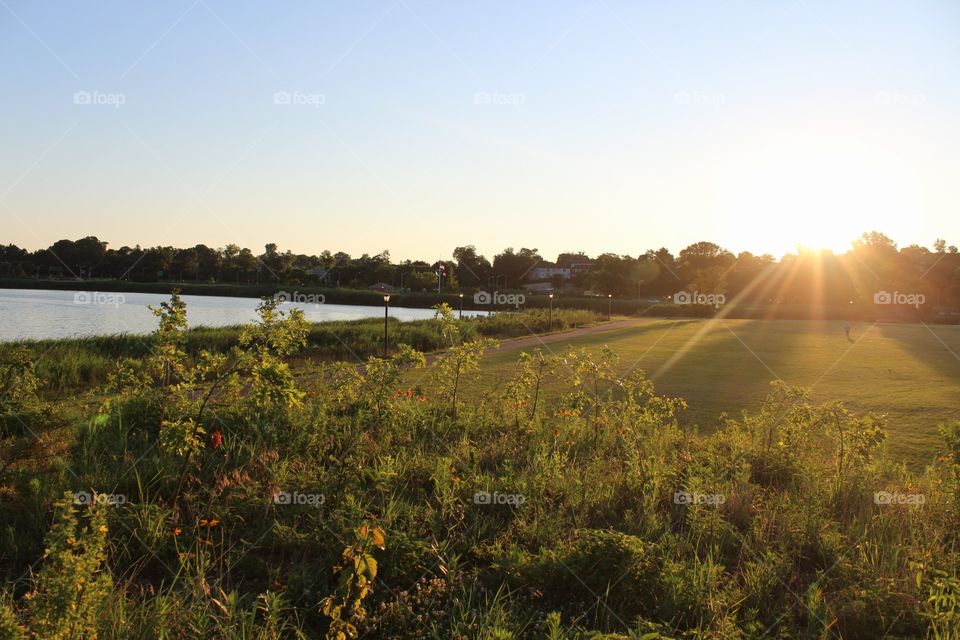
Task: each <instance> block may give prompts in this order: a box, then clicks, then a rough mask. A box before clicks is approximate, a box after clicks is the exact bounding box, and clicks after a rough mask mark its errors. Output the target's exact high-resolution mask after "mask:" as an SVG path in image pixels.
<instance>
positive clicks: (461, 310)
mask: <svg viewBox="0 0 960 640" xmlns="http://www.w3.org/2000/svg"><path fill="white" fill-rule="evenodd" d="M460 320H463V294H462V293H461V294H460Z"/></svg>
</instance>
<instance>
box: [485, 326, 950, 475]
mask: <svg viewBox="0 0 960 640" xmlns="http://www.w3.org/2000/svg"><path fill="white" fill-rule="evenodd" d="M843 324H844V323H843V322H839V321H837V322H834V321H825V322H811V321H801V320H772V321H763V320H690V319H678V320H661V319H650V320H641V321H638V322H637V323H635V324H634V325H632V326H630V327H628V328H620V329H611V330H609V331H602V332H598V333H593V334H590V335H585V336H580V337H574V338H571V339H570V340H568V341H563V342H554V343H550V344H546V345H543V346H542V347H541V348H542V350H543V352H544V353H545V354H557V355H559V354H562V353H563V352H564V351H565V350H566V349H567V347H568V346H572V347H576V348H581V347H583V348H587V349H590V350H599V349H600V348H601V347H603V346H604V345H608V346H610V347H611V348H612V349H613V350H614V351H616V352H617V353H618V354H619V355H620V363H619V367H620V370H621V371H623V372H627V371H629V370H631V369H634V368H639V369H643V370H644V371H645V372H646V373H647V375H648V376H649V377H651V378H652V380H653V381H654V383H655V385H656V388H657V391H658V393H662V394H666V395H671V396H679V397H682V398H684V399H686V400H687V402H688V403H689V405H690V406H689V409H688V411H687V412H686V416H685V420H686V423H687V424H688V425H697V426H698V427H699V428H700V430H701V431H704V432H708V431H711V430H713V429H714V428H716V426H717V424H718V416H719V415H720V414H721V413H722V412H728V413H731V414H739V413H740V411H741V410H742V409H749V410H753V409H756V408H757V407H759V406H760V404H761V403H762V401H763V399H764V397H765V396H766V394H767V393H768V390H769V383H770V381H771V380H774V379H777V378H779V379H782V380H783V381H784V382H786V383H788V384H790V385H795V386H805V387H811V388H812V398H813V399H814V400H815V401H818V402H826V401H830V400H839V401H842V402H843V403H844V404H845V405H846V406H847V407H848V408H849V409H851V410H853V411H855V412H857V413H866V412H874V413H880V414H886V416H887V425H886V429H887V431H888V446H889V448H890V453H891V455H892V456H893V457H894V458H896V459H898V460H902V461H904V462H907V463H909V464H910V465H911V466H922V465H924V464H926V463H928V462H929V461H930V459H931V456H932V455H933V453H934V451H935V450H936V447H937V445H938V443H939V439H938V436H937V425H938V424H939V423H941V422H943V421H945V420H947V419H948V418H957V417H960V327H954V326H924V325H920V324H916V325H905V324H889V325H887V324H873V325H871V324H856V325H854V326H853V330H852V331H851V340H852V342H848V341H847V339H846V337H845V336H844V332H843ZM518 353H519V352H518V351H512V350H504V351H502V352H500V353H494V354H490V355H488V356H487V357H486V358H485V359H484V362H483V366H482V372H481V374H480V378H481V382H480V383H479V384H478V385H477V387H478V388H479V391H480V392H481V393H482V392H485V391H487V390H489V389H492V388H493V387H495V386H496V385H498V384H499V383H500V382H501V381H502V380H503V379H504V377H505V376H506V375H507V374H508V372H509V371H510V370H512V367H513V363H514V362H515V361H516V359H517V356H518ZM560 374H561V377H562V372H560Z"/></svg>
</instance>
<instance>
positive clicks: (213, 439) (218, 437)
mask: <svg viewBox="0 0 960 640" xmlns="http://www.w3.org/2000/svg"><path fill="white" fill-rule="evenodd" d="M221 444H223V434H221V433H220V432H219V431H214V432H213V433H211V434H210V446H211V447H213V448H214V449H217V448H219V447H220V445H221Z"/></svg>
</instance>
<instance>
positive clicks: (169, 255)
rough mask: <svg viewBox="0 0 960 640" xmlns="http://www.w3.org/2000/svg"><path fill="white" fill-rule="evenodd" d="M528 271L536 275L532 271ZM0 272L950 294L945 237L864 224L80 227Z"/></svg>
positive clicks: (776, 295) (621, 293)
mask: <svg viewBox="0 0 960 640" xmlns="http://www.w3.org/2000/svg"><path fill="white" fill-rule="evenodd" d="M544 267H549V269H552V271H551V270H549V269H544ZM538 268H539V269H538ZM565 270H569V271H565ZM438 274H439V275H438ZM538 274H541V277H533V276H537V275H538ZM0 277H5V278H39V279H47V278H66V279H114V280H130V281H136V282H157V281H161V282H162V281H168V282H198V283H235V284H265V283H273V282H275V283H277V284H283V285H299V286H326V287H349V288H365V287H370V286H373V285H377V284H380V283H383V284H386V285H389V286H391V287H397V288H400V289H408V290H412V291H424V290H426V291H429V290H436V288H437V286H438V284H439V285H440V286H441V287H442V288H443V289H444V290H447V291H449V290H455V289H459V288H463V289H486V288H497V289H518V288H520V287H522V286H523V285H525V284H529V283H530V282H531V281H541V282H542V283H548V286H552V287H553V288H554V290H558V291H562V292H570V293H574V292H583V291H590V292H595V293H597V294H600V295H608V294H609V295H612V296H615V297H618V298H645V297H646V298H661V299H663V298H666V297H667V296H670V295H672V294H674V293H676V292H677V291H681V290H686V291H697V292H703V293H714V294H717V293H722V294H724V295H725V296H726V297H727V298H728V299H729V298H731V297H733V296H740V297H741V299H742V300H744V301H747V302H769V303H787V304H807V303H819V304H828V305H844V304H849V303H851V302H862V301H866V300H869V299H870V298H871V297H872V296H874V295H875V294H876V293H877V292H879V291H889V292H895V291H897V292H904V293H912V294H922V295H923V296H924V299H925V302H926V303H927V304H930V305H934V306H948V307H958V306H960V253H958V250H957V248H956V247H955V246H947V243H946V242H945V241H944V240H936V241H935V242H934V243H933V247H932V249H929V248H927V247H922V246H919V245H910V246H907V247H903V248H898V247H897V245H896V243H895V242H894V241H893V240H891V239H890V238H888V237H887V236H885V235H884V234H882V233H878V232H875V231H874V232H869V233H864V234H863V235H862V236H861V237H860V238H858V239H857V240H855V241H854V242H853V244H852V246H851V248H850V249H849V250H848V251H847V252H846V253H843V254H835V253H832V252H829V251H799V252H798V253H797V254H788V255H786V256H784V257H783V258H781V259H780V260H776V259H775V258H774V257H773V256H771V255H768V254H767V255H754V254H752V253H750V252H746V251H744V252H741V253H739V254H734V253H732V252H730V251H728V250H726V249H724V248H723V247H721V246H719V245H717V244H714V243H712V242H706V241H703V242H697V243H694V244H691V245H690V246H688V247H685V248H684V249H682V250H681V251H680V252H679V253H678V254H676V255H674V254H673V253H671V252H670V251H669V250H668V249H666V248H663V247H661V248H660V249H656V250H649V251H646V252H644V253H641V254H638V255H637V256H636V257H634V256H630V255H618V254H614V253H604V254H601V255H599V256H595V257H591V256H588V255H586V254H585V253H582V252H579V253H561V254H560V255H559V256H557V258H556V260H555V261H553V262H547V261H546V260H544V258H543V257H542V256H541V255H540V253H539V252H538V250H537V249H530V248H521V249H519V250H514V249H513V248H507V249H505V250H503V251H502V252H500V253H498V254H496V255H494V256H493V259H488V258H487V257H485V256H484V255H482V254H480V253H479V252H478V251H477V250H476V248H475V247H474V246H472V245H467V246H461V247H456V248H455V249H454V250H453V253H452V255H451V258H450V259H441V260H436V261H433V262H429V261H424V260H404V261H401V262H396V263H395V262H393V261H392V260H391V258H390V252H389V251H382V252H380V253H378V254H376V255H372V256H371V255H369V254H366V253H364V254H363V255H361V256H360V257H353V256H351V255H350V254H348V253H345V252H342V251H338V252H336V253H333V252H331V251H329V250H325V251H322V252H320V253H319V254H315V255H308V254H295V253H293V252H291V251H289V250H287V251H280V250H279V248H278V247H277V245H276V244H274V243H269V244H267V245H265V246H264V250H263V251H262V252H258V253H255V252H254V251H253V250H251V249H249V248H246V247H239V246H238V245H235V244H228V245H227V246H225V247H222V248H211V247H208V246H206V245H203V244H198V245H196V246H194V247H189V248H177V247H170V246H157V247H149V248H142V247H140V246H136V247H128V246H123V247H120V248H119V249H112V248H109V247H108V243H107V242H104V241H102V240H100V239H98V238H97V237H95V236H88V237H85V238H81V239H79V240H67V239H64V240H58V241H57V242H55V243H53V244H52V245H51V246H50V247H48V248H46V249H40V250H36V251H28V250H26V249H23V248H20V247H17V246H16V245H12V244H9V245H6V246H2V245H0Z"/></svg>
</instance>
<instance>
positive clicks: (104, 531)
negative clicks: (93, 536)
mask: <svg viewBox="0 0 960 640" xmlns="http://www.w3.org/2000/svg"><path fill="white" fill-rule="evenodd" d="M99 531H100V533H106V532H107V531H109V529H107V525H105V524H102V525H100V529H99Z"/></svg>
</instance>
